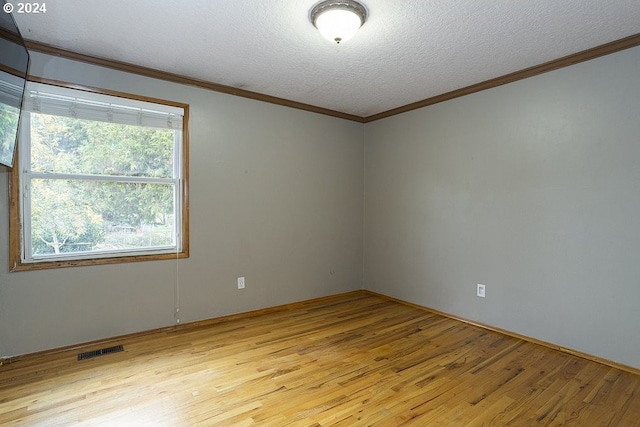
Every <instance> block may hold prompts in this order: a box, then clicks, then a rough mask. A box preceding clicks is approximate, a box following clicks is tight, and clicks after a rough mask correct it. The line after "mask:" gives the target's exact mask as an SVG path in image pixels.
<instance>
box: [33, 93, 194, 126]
mask: <svg viewBox="0 0 640 427" xmlns="http://www.w3.org/2000/svg"><path fill="white" fill-rule="evenodd" d="M89 98H90V99H89ZM24 109H25V110H26V111H29V112H34V113H41V114H50V115H55V116H66V117H73V118H77V119H83V120H96V121H101V122H107V123H118V124H123V125H134V126H146V127H154V128H163V129H175V130H180V129H182V118H183V116H184V110H183V109H182V108H180V107H175V106H171V105H164V104H162V105H161V104H153V103H150V102H145V101H139V100H134V99H128V98H119V97H116V96H110V95H103V94H96V93H90V94H89V95H88V94H87V93H86V92H84V91H81V90H75V89H69V88H64V87H57V86H50V85H43V84H39V83H35V82H28V83H27V90H26V94H25V105H24Z"/></svg>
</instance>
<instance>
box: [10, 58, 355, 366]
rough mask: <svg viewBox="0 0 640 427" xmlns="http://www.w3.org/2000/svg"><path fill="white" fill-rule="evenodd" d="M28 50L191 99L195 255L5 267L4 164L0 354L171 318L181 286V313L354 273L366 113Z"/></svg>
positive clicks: (271, 296) (52, 61)
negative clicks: (266, 99) (337, 114)
mask: <svg viewBox="0 0 640 427" xmlns="http://www.w3.org/2000/svg"><path fill="white" fill-rule="evenodd" d="M32 59H33V65H32V67H31V73H32V74H33V75H37V76H42V77H48V78H52V79H58V80H63V81H70V82H74V83H80V84H85V85H90V86H96V87H101V88H106V89H112V90H118V91H123V92H128V93H133V94H139V95H147V96H152V97H156V98H164V99H168V100H174V101H179V102H185V103H188V104H190V113H191V116H190V154H191V155H190V160H191V163H190V192H189V193H190V224H191V228H190V236H191V257H190V258H189V259H185V260H180V261H175V260H174V261H153V262H143V263H132V264H120V265H115V266H113V265H111V266H110V265H107V266H96V267H79V268H65V269H58V270H45V271H38V272H19V273H8V241H7V233H8V220H7V213H8V212H7V211H8V203H7V197H8V196H7V177H8V170H7V169H5V168H3V167H0V356H10V355H17V354H23V353H29V352H34V351H38V350H43V349H49V348H54V347H59V346H64V345H69V344H74V343H79V342H85V341H88V340H95V339H100V338H105V337H110V336H114V335H120V334H125V333H131V332H137V331H143V330H147V329H151V328H157V327H162V326H167V325H172V324H174V323H175V318H174V306H175V303H176V299H177V298H176V296H178V297H179V305H180V321H181V322H182V323H184V322H189V321H194V320H198V319H204V318H211V317H217V316H221V315H225V314H230V313H236V312H243V311H248V310H252V309H258V308H263V307H270V306H275V305H279V304H285V303H289V302H293V301H299V300H304V299H309V298H315V297H320V296H325V295H331V294H336V293H341V292H347V291H351V290H354V289H359V288H361V287H362V240H363V239H362V216H363V197H362V194H363V174H364V171H363V167H364V166H363V125H362V124H358V123H353V122H349V121H346V120H341V119H337V118H332V117H327V116H322V115H318V114H314V113H309V112H304V111H299V110H295V109H291V108H286V107H281V106H276V105H272V104H267V103H262V102H258V101H252V100H247V99H243V98H238V97H233V96H228V95H224V94H220V93H216V92H211V91H207V90H203V89H198V88H195V87H191V86H185V85H178V84H172V83H167V82H164V81H159V80H154V79H150V78H146V77H141V76H136V75H132V74H127V73H122V72H118V71H114V70H110V69H105V68H100V67H95V66H91V65H87V64H84V63H79V62H73V61H69V60H65V59H61V58H55V57H50V56H46V55H42V54H33V58H32ZM332 272H333V273H332ZM238 276H245V277H246V289H244V290H242V291H239V290H237V289H236V277H238Z"/></svg>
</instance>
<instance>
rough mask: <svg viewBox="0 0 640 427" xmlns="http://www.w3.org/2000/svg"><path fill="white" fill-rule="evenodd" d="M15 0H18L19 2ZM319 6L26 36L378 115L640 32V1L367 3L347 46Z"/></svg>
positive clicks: (68, 26) (286, 1)
mask: <svg viewBox="0 0 640 427" xmlns="http://www.w3.org/2000/svg"><path fill="white" fill-rule="evenodd" d="M8 2H9V3H14V4H15V3H17V2H16V1H14V0H8ZM317 2H318V0H295V1H293V0H188V1H186V0H185V1H170V0H126V1H125V0H121V1H104V0H49V1H47V2H46V5H47V11H46V13H44V14H39V15H35V14H33V15H27V14H14V16H15V19H16V22H17V23H18V26H19V28H20V30H21V32H22V35H23V37H24V38H26V39H29V40H32V41H36V42H40V43H45V44H49V45H52V46H55V47H59V48H62V49H65V50H69V51H73V52H77V53H82V54H86V55H91V56H96V57H101V58H107V59H112V60H117V61H121V62H127V63H131V64H135V65H140V66H144V67H149V68H154V69H158V70H161V71H166V72H170V73H174V74H179V75H183V76H186V77H191V78H196V79H199V80H205V81H209V82H213V83H218V84H222V85H228V86H233V87H237V88H241V89H245V90H249V91H252V92H257V93H261V94H265V95H271V96H276V97H279V98H284V99H288V100H292V101H296V102H302V103H305V104H311V105H314V106H318V107H322V108H327V109H331V110H335V111H339V112H343V113H348V114H353V115H357V116H364V117H366V116H370V115H374V114H377V113H380V112H384V111H388V110H390V109H393V108H396V107H400V106H403V105H406V104H410V103H413V102H416V101H420V100H423V99H426V98H430V97H433V96H436V95H440V94H442V93H446V92H449V91H452V90H455V89H459V88H462V87H466V86H470V85H472V84H475V83H479V82H482V81H485V80H489V79H492V78H495V77H499V76H503V75H505V74H509V73H511V72H514V71H518V70H522V69H525V68H528V67H531V66H534V65H538V64H542V63H545V62H548V61H551V60H554V59H558V58H561V57H563V56H566V55H569V54H573V53H577V52H580V51H583V50H586V49H589V48H592V47H595V46H599V45H601V44H604V43H608V42H611V41H614V40H618V39H621V38H624V37H627V36H630V35H634V34H638V33H640V0H396V1H390V0H363V3H364V4H365V5H366V7H367V9H368V11H369V18H368V21H367V22H366V23H365V25H364V26H363V27H362V28H361V29H360V31H359V32H358V34H356V36H355V37H354V38H353V39H351V40H350V41H348V42H346V43H343V44H341V45H335V44H331V43H330V42H328V41H326V40H325V39H323V38H322V37H321V36H320V34H319V33H318V31H317V30H316V29H315V28H314V27H313V25H312V24H311V23H310V22H309V19H308V15H309V10H310V9H311V8H312V7H313V5H314V4H316V3H317Z"/></svg>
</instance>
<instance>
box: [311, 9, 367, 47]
mask: <svg viewBox="0 0 640 427" xmlns="http://www.w3.org/2000/svg"><path fill="white" fill-rule="evenodd" d="M366 18H367V10H366V9H365V7H364V6H363V5H362V4H360V3H358V2H356V1H354V0H343V1H340V0H326V1H323V2H321V3H319V4H317V5H316V6H314V8H313V9H311V22H312V23H313V25H314V26H315V27H316V28H317V29H318V31H320V34H322V36H323V37H324V38H326V39H327V40H329V41H332V42H336V43H338V44H339V43H341V42H345V41H347V40H349V39H350V38H352V37H353V36H354V35H355V34H356V33H357V32H358V29H359V28H360V27H361V26H362V24H364V22H365V20H366Z"/></svg>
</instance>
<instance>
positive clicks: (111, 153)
mask: <svg viewBox="0 0 640 427" xmlns="http://www.w3.org/2000/svg"><path fill="white" fill-rule="evenodd" d="M175 132H176V131H174V130H172V129H159V128H148V127H141V126H128V125H121V124H116V123H105V122H96V121H89V120H80V119H74V118H70V117H60V116H51V115H47V114H36V113H32V114H31V170H33V171H35V172H58V173H77V174H91V175H101V174H105V175H115V176H145V177H154V178H156V177H160V178H171V177H173V148H174V136H175Z"/></svg>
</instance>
